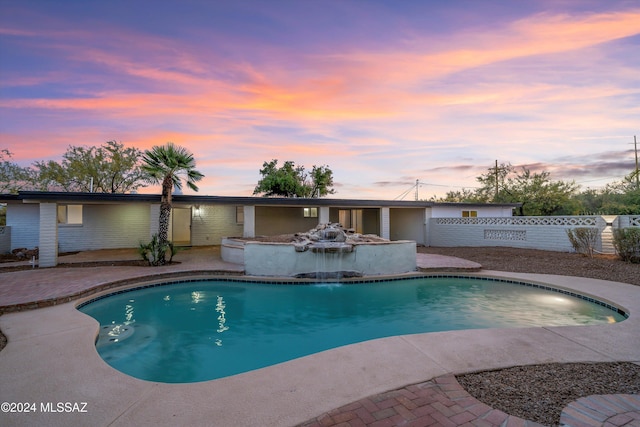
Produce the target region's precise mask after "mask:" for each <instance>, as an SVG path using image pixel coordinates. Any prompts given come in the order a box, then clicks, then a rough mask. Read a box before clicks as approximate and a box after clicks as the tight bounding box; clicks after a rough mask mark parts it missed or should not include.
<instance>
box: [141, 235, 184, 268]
mask: <svg viewBox="0 0 640 427" xmlns="http://www.w3.org/2000/svg"><path fill="white" fill-rule="evenodd" d="M138 253H139V254H140V256H141V257H142V259H143V260H145V261H147V262H148V263H149V265H153V266H158V265H162V264H160V260H161V259H162V254H164V255H165V259H166V255H167V253H169V260H168V261H166V262H167V263H170V262H171V261H172V260H173V256H174V255H175V254H177V253H178V248H177V247H176V246H174V245H173V242H167V243H164V244H162V243H160V239H159V238H158V235H157V234H154V235H153V236H151V241H150V242H149V243H143V242H140V246H139V247H138Z"/></svg>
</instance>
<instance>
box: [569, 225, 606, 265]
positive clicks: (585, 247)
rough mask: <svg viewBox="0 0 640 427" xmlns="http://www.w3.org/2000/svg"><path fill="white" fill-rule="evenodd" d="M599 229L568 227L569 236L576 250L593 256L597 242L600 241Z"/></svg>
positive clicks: (590, 256)
mask: <svg viewBox="0 0 640 427" xmlns="http://www.w3.org/2000/svg"><path fill="white" fill-rule="evenodd" d="M598 234H599V231H598V229H597V228H586V227H580V228H574V229H571V228H569V229H567V236H568V237H569V241H570V242H571V246H573V249H575V251H576V252H578V253H579V254H582V255H586V256H588V257H589V258H593V253H594V252H595V248H596V244H597V243H598Z"/></svg>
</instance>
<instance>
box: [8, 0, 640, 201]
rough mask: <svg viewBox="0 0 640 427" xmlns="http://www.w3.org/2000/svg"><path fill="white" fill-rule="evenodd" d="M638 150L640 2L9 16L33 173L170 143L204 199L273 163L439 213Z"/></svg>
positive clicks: (14, 112)
mask: <svg viewBox="0 0 640 427" xmlns="http://www.w3.org/2000/svg"><path fill="white" fill-rule="evenodd" d="M634 135H637V136H640V1H639V0H607V1H603V0H583V1H582V0H518V1H513V0H503V1H499V0H494V1H484V0H448V1H435V0H420V1H411V0H402V1H400V0H388V1H379V0H378V1H374V0H371V1H364V0H362V1H359V0H343V1H338V0H323V1H320V0H296V1H286V0H260V1H257V0H256V1H243V0H235V1H231V0H229V1H221V0H218V1H215V0H181V1H166V0H153V1H142V0H126V1H122V0H111V1H102V0H101V1H93V0H58V1H33V0H15V1H14V0H0V149H3V148H7V149H9V150H10V151H11V152H12V153H13V160H14V161H15V162H17V163H19V164H20V165H22V166H27V165H30V164H32V163H33V162H34V161H37V160H50V159H53V160H60V158H61V155H62V154H63V153H64V152H65V151H66V149H67V147H68V146H69V145H85V146H98V145H101V144H103V143H104V142H106V141H109V140H117V141H119V142H122V143H123V144H124V145H125V146H134V147H137V148H139V149H142V150H145V149H148V148H151V147H152V146H154V145H162V144H164V143H166V142H168V141H172V142H174V143H176V144H178V145H181V146H184V147H186V148H188V149H190V150H191V151H192V152H193V153H194V155H195V158H196V162H197V169H198V170H200V171H201V172H202V173H204V174H205V175H206V176H205V178H204V179H203V180H202V181H201V183H200V193H199V194H204V195H220V196H224V195H235V196H249V195H251V193H252V192H253V188H254V187H255V185H256V183H257V182H258V180H259V178H260V175H259V170H260V168H261V166H262V163H263V162H264V161H270V160H272V159H279V160H280V163H283V162H284V161H286V160H292V161H294V162H295V163H296V164H298V165H304V166H306V167H307V168H308V169H311V167H312V166H313V165H314V164H315V165H328V166H329V167H330V168H331V169H332V170H333V173H334V182H335V187H334V188H335V190H336V194H335V195H334V196H333V197H336V198H357V199H393V198H396V197H397V196H399V195H400V194H402V193H404V192H405V191H406V190H407V189H409V188H410V187H411V186H412V185H413V184H414V183H415V181H416V179H419V180H420V182H421V183H422V185H421V186H420V189H419V196H420V198H429V197H431V196H433V195H438V196H440V195H444V194H445V192H446V191H450V190H459V189H461V188H462V187H465V188H473V187H475V186H477V182H476V180H475V178H476V177H477V176H478V175H480V174H483V173H485V172H486V171H487V169H488V168H490V167H491V166H492V165H493V164H494V162H495V160H498V162H500V163H511V164H512V165H514V166H516V167H520V166H526V167H528V168H529V169H531V170H532V171H536V172H539V171H543V170H544V171H548V172H550V173H551V176H552V178H553V179H561V180H575V181H576V182H577V183H578V184H580V185H581V187H582V189H586V188H600V187H602V186H603V185H604V184H605V183H607V182H612V181H616V180H618V181H619V180H621V179H622V177H624V176H625V175H628V174H629V173H631V172H632V171H633V168H634V167H635V162H634V152H633V136H634ZM150 191H153V189H146V190H145V189H142V190H141V192H150ZM185 192H187V191H185ZM411 198H413V192H412V193H410V194H409V195H408V196H407V198H406V199H407V200H409V199H411Z"/></svg>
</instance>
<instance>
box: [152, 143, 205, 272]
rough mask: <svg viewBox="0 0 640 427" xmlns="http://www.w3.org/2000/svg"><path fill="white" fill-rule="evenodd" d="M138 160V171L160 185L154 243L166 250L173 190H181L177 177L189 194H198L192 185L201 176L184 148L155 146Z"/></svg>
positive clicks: (196, 187) (170, 145) (161, 260)
mask: <svg viewBox="0 0 640 427" xmlns="http://www.w3.org/2000/svg"><path fill="white" fill-rule="evenodd" d="M142 160H143V166H142V168H143V170H144V171H145V172H146V173H147V174H148V175H149V181H150V182H151V183H153V184H162V198H161V199H160V221H159V228H158V240H159V244H160V246H161V247H166V245H167V244H168V242H169V238H168V234H169V219H170V218H171V195H172V191H173V188H174V187H175V188H177V189H181V188H182V181H181V179H180V178H181V177H182V176H184V177H185V178H186V182H187V186H188V187H189V188H190V189H192V190H193V191H198V186H197V185H196V184H195V183H196V182H197V181H200V180H201V179H202V177H204V175H203V174H202V173H200V172H198V171H197V170H195V167H196V162H195V160H194V159H193V154H192V153H191V152H190V151H189V150H187V149H186V148H184V147H180V146H176V145H174V144H173V143H172V142H168V143H167V144H166V145H163V146H158V145H156V146H154V147H153V148H152V149H151V150H146V151H145V152H144V153H143V155H142ZM164 263H165V259H164V251H162V253H161V254H160V259H159V262H158V264H160V265H162V264H164Z"/></svg>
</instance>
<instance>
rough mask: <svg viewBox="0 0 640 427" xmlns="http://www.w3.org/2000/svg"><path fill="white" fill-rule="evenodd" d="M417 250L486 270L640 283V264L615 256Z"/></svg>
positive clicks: (491, 249)
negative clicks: (454, 259)
mask: <svg viewBox="0 0 640 427" xmlns="http://www.w3.org/2000/svg"><path fill="white" fill-rule="evenodd" d="M418 252H422V253H428V254H429V253H431V254H439V255H448V256H454V257H458V258H463V259H466V260H469V261H473V262H477V263H478V264H480V265H482V268H483V269H485V270H499V271H512V272H518V273H540V274H559V275H562V276H578V277H589V278H592V279H603V280H611V281H614V282H623V283H631V284H633V285H638V286H640V264H631V263H627V262H624V261H622V260H621V259H620V258H618V257H617V256H616V255H596V256H595V257H594V258H589V257H587V256H583V255H580V254H576V253H568V252H551V251H541V250H536V249H515V248H502V247H479V248H472V247H456V248H436V247H428V248H426V247H419V248H418Z"/></svg>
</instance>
